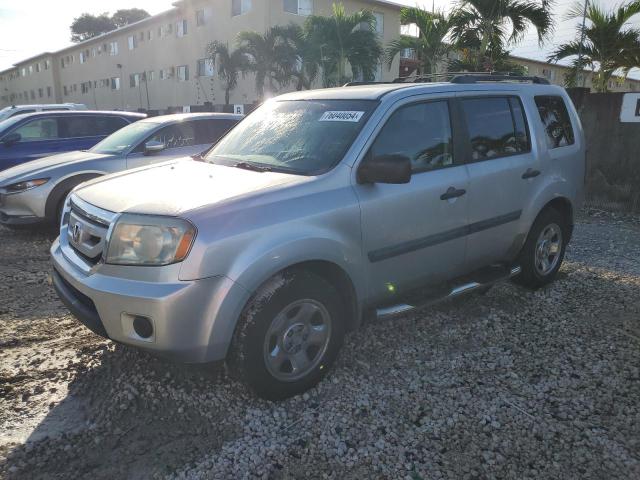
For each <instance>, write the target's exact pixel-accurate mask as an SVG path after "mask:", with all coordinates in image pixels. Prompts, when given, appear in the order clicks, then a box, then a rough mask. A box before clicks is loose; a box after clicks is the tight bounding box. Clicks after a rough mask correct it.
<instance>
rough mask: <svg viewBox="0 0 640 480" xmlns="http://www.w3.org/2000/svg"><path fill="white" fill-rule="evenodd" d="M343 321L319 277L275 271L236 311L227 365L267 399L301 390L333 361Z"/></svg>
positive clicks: (340, 308)
mask: <svg viewBox="0 0 640 480" xmlns="http://www.w3.org/2000/svg"><path fill="white" fill-rule="evenodd" d="M345 321H346V309H345V308H344V304H343V302H342V300H341V298H340V295H339V294H338V292H337V291H336V289H335V288H334V287H333V286H332V285H331V284H330V283H328V282H327V281H326V280H325V279H324V278H322V277H320V276H318V275H315V274H313V273H311V272H308V271H305V270H294V271H291V272H285V273H283V274H278V275H276V276H275V277H273V278H272V279H270V280H269V281H268V282H266V283H265V284H264V285H263V286H262V287H261V288H260V289H259V290H258V291H257V292H256V294H255V295H254V296H253V297H252V298H251V300H249V302H248V303H247V306H246V307H245V309H244V311H243V313H242V315H241V318H240V321H239V324H238V328H237V330H236V334H235V337H234V341H233V345H232V352H231V356H230V366H231V370H232V372H235V373H236V374H238V375H239V376H240V377H241V378H242V379H243V380H244V381H246V382H247V383H248V384H249V385H250V386H251V388H252V389H253V390H254V391H255V392H256V393H257V394H258V395H259V396H260V397H262V398H265V399H268V400H282V399H285V398H288V397H291V396H293V395H296V394H299V393H302V392H304V391H305V390H308V389H309V388H311V387H313V386H314V385H315V384H316V383H318V382H319V381H320V380H321V379H322V378H323V377H324V375H325V374H326V373H327V371H328V370H329V368H330V367H331V365H332V364H333V362H334V361H335V359H336V357H337V355H338V351H339V350H340V347H341V346H342V342H343V339H344V325H345Z"/></svg>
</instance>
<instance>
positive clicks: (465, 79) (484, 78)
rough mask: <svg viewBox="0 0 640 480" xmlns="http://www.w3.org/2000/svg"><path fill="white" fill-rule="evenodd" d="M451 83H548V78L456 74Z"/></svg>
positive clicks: (508, 74)
mask: <svg viewBox="0 0 640 480" xmlns="http://www.w3.org/2000/svg"><path fill="white" fill-rule="evenodd" d="M450 82H451V83H480V82H531V83H536V84H538V85H549V80H547V79H546V78H542V77H536V76H524V75H513V74H510V73H507V74H483V75H480V74H477V73H474V74H464V75H456V76H455V77H453V78H452V79H451V80H450Z"/></svg>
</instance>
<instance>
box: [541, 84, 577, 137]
mask: <svg viewBox="0 0 640 480" xmlns="http://www.w3.org/2000/svg"><path fill="white" fill-rule="evenodd" d="M536 105H537V106H538V112H539V113H540V119H541V120H542V124H543V125H544V128H545V131H546V132H547V135H546V137H547V145H548V146H549V148H558V147H565V146H567V145H572V144H573V142H574V136H573V127H572V126H571V120H569V113H568V112H567V106H566V105H565V104H564V100H562V98H561V97H552V96H544V97H536Z"/></svg>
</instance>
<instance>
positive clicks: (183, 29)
mask: <svg viewBox="0 0 640 480" xmlns="http://www.w3.org/2000/svg"><path fill="white" fill-rule="evenodd" d="M186 34H187V21H186V20H180V21H179V22H178V23H176V35H178V36H179V37H184V36H185V35H186Z"/></svg>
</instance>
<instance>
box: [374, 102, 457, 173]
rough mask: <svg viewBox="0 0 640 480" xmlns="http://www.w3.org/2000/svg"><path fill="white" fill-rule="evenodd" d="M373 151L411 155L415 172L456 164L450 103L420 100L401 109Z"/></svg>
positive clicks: (383, 153) (392, 116)
mask: <svg viewBox="0 0 640 480" xmlns="http://www.w3.org/2000/svg"><path fill="white" fill-rule="evenodd" d="M371 154H372V155H373V156H379V155H394V154H396V155H404V156H406V157H409V159H410V160H411V165H412V170H413V171H414V172H424V171H427V170H435V169H438V168H442V167H447V166H449V165H452V164H453V139H452V136H451V121H450V119H449V106H448V103H447V102H446V101H442V102H430V103H420V104H416V105H409V106H406V107H402V108H400V109H398V110H397V111H396V112H394V113H393V115H391V117H390V118H389V120H388V121H387V123H386V124H385V126H384V127H383V128H382V130H381V131H380V134H379V135H378V138H376V141H375V142H374V144H373V146H372V147H371Z"/></svg>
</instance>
